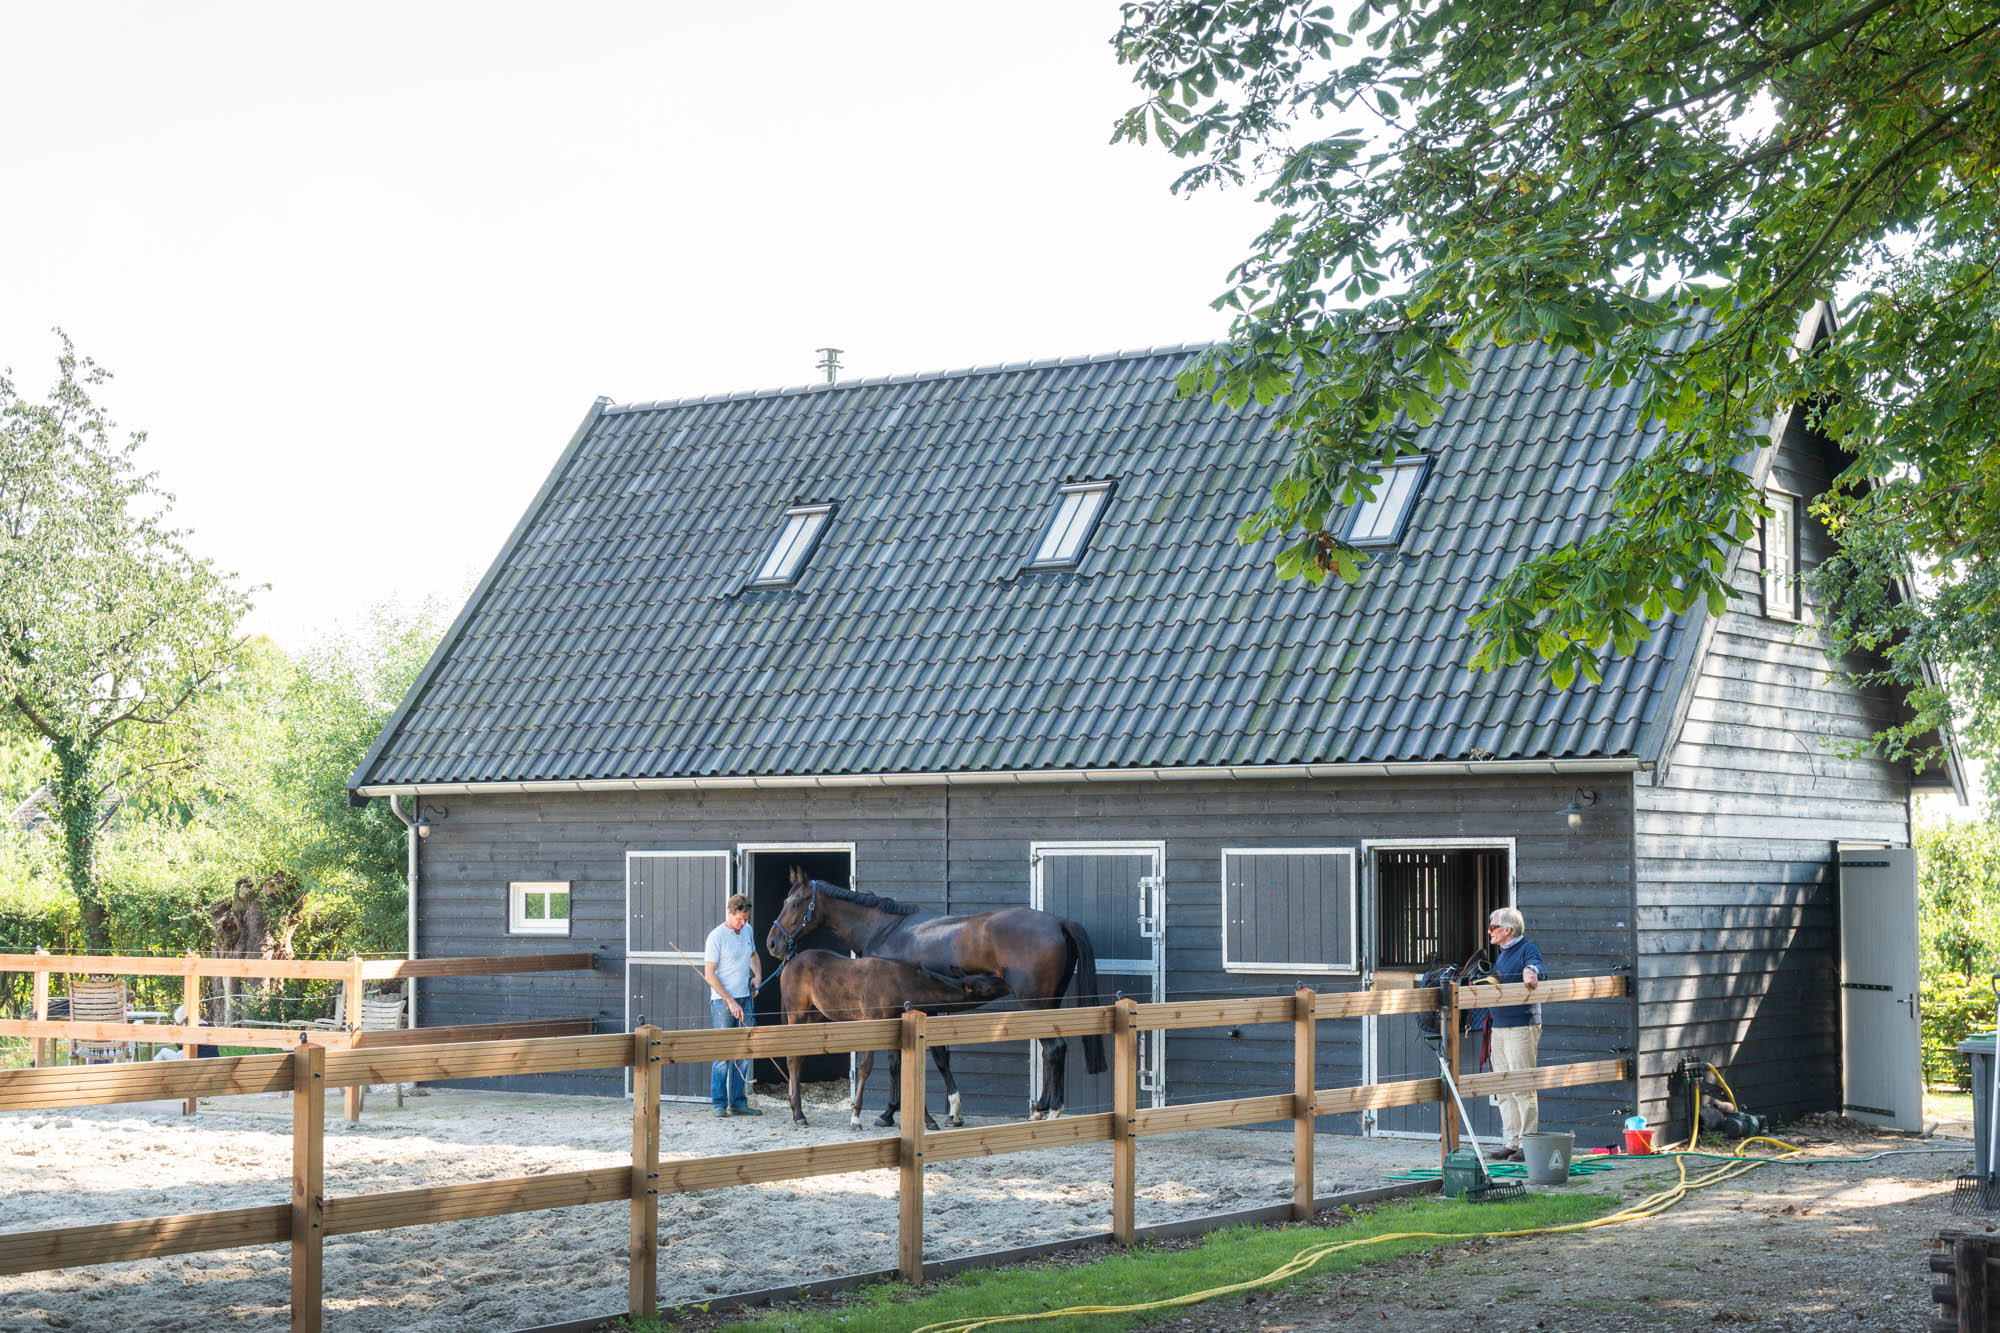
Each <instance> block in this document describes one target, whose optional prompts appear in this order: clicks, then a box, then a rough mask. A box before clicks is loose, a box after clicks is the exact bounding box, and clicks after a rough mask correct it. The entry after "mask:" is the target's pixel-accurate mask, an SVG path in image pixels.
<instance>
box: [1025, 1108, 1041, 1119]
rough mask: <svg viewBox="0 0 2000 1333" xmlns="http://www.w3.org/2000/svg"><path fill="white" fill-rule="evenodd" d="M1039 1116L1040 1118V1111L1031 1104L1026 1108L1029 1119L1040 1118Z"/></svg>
mask: <svg viewBox="0 0 2000 1333" xmlns="http://www.w3.org/2000/svg"><path fill="white" fill-rule="evenodd" d="M1041 1118H1042V1113H1041V1112H1040V1111H1037V1110H1036V1109H1035V1108H1034V1107H1032V1106H1030V1107H1029V1108H1028V1119H1030V1120H1040V1119H1041Z"/></svg>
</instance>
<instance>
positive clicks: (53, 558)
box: [0, 337, 248, 949]
mask: <svg viewBox="0 0 2000 1333" xmlns="http://www.w3.org/2000/svg"><path fill="white" fill-rule="evenodd" d="M106 378H107V376H106V374H105V372H104V371H102V370H101V369H99V368H98V367H97V366H96V365H95V364H94V363H93V362H91V361H90V360H89V359H88V358H80V357H78V356H77V354H76V352H75V349H74V348H73V347H72V346H71V345H70V342H69V340H68V338H66V337H65V338H62V351H61V355H60V356H59V358H58V360H57V379H56V384H55V387H54V389H53V390H52V391H51V392H50V394H49V397H48V399H47V400H46V401H41V402H36V401H30V400H29V399H26V398H24V397H22V396H21V395H20V394H19V393H17V392H16V391H15V388H14V384H13V382H12V380H11V379H10V378H9V377H8V375H6V374H4V373H0V708H4V711H6V712H8V713H10V714H12V716H13V724H14V727H15V728H16V729H18V728H20V727H23V726H25V727H26V729H27V730H28V731H29V732H30V733H31V734H33V735H35V736H37V737H39V738H40V739H41V740H42V741H43V742H45V743H46V744H47V745H48V747H49V751H50V754H51V756H52V757H53V759H54V774H53V804H54V806H55V812H56V816H57V818H58V820H59V821H60V824H61V827H62V832H63V843H64V850H65V860H66V862H67V878H68V880H69V884H70V888H71V891H72V892H73V893H75V894H76V896H77V900H78V903H79V905H80V906H81V908H82V912H83V922H84V927H85V933H86V936H87V939H88V942H89V944H90V947H92V948H93V949H103V948H105V947H107V946H108V943H109V938H110V937H109V935H108V933H107V931H106V927H105V914H104V908H103V904H102V901H101V899H100V896H99V894H98V886H97V883H96V880H95V878H94V875H93V861H94V856H95V851H96V847H97V841H98V835H99V832H100V830H101V827H102V824H103V821H104V811H105V808H106V803H107V801H109V800H110V799H112V797H113V795H114V793H116V792H117V791H119V790H120V789H121V787H126V786H129V784H130V783H131V781H132V780H133V779H134V778H135V777H136V776H137V775H139V774H141V773H143V772H145V771H147V770H149V769H153V768H156V767H159V766H166V765H171V764H172V763H174V762H175V747H174V738H173V730H174V728H175V726H176V724H177V722H178V720H179V719H180V718H182V717H183V716H184V713H185V710H186V708H187V706H188V705H189V704H190V703H192V702H193V701H194V700H195V699H196V697H197V696H198V695H199V694H200V693H201V691H202V690H203V689H205V688H207V687H208V686H209V685H210V684H211V683H212V682H213V681H214V680H215V679H216V678H217V676H218V675H219V673H221V672H222V671H223V670H224V669H225V668H226V667H227V666H228V664H229V663H230V662H231V661H232V660H233V659H234V656H235V652H236V647H237V645H236V639H235V627H236V623H237V620H238V619H239V618H240V616H241V615H242V613H243V611H244V610H245V609H246V608H247V606H248V597H247V595H246V594H245V593H244V592H243V591H241V590H239V589H238V588H236V587H235V586H233V585H232V584H231V583H230V582H229V580H228V579H227V578H225V577H224V576H223V575H221V574H219V573H217V572H216V571H215V569H214V568H213V567H212V566H211V565H210V564H209V563H208V561H206V560H203V559H199V558H197V557H196V556H194V555H192V554H190V553H189V552H188V550H187V549H186V547H185V546H183V545H182V538H183V536H184V535H185V534H183V533H181V532H179V531H176V530H174V529H173V528H170V527H168V526H167V523H166V515H167V512H168V509H169V507H170V505H171V504H172V499H173V497H172V496H170V495H167V494H165V493H163V492H162V491H160V490H159V489H158V487H157V486H156V485H155V484H154V479H153V478H152V477H151V476H149V475H147V474H145V473H142V472H140V471H139V470H138V469H137V467H136V466H135V465H134V461H133V456H134V454H135V452H136V451H137V450H138V448H139V446H140V444H141V443H142V442H143V440H144V437H143V436H141V435H133V436H132V437H131V438H130V439H129V440H128V441H126V442H125V443H123V444H120V443H117V442H115V441H114V440H113V439H112V429H113V428H112V423H111V421H110V420H109V419H108V418H107V417H106V415H105V412H104V409H103V408H102V407H100V406H99V405H98V404H96V403H95V402H93V401H92V397H91V394H92V390H93V389H95V388H96V387H97V386H98V385H100V384H102V383H103V382H104V380H105V379H106Z"/></svg>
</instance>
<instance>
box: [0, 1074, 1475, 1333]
mask: <svg viewBox="0 0 2000 1333" xmlns="http://www.w3.org/2000/svg"><path fill="white" fill-rule="evenodd" d="M831 1091H832V1090H831V1089H830V1088H829V1089H828V1095H829V1096H830V1095H831ZM762 1105H763V1107H764V1109H765V1114H764V1115H763V1116H762V1117H760V1118H756V1119H731V1120H726V1121H725V1120H718V1119H716V1118H715V1117H714V1116H713V1115H712V1114H710V1113H709V1111H708V1108H707V1107H706V1106H699V1107H696V1106H689V1105H685V1104H681V1103H668V1104H667V1106H666V1108H665V1112H664V1115H663V1117H662V1125H661V1135H660V1138H661V1155H662V1156H663V1157H669V1158H671V1157H697V1156H704V1155H709V1154H714V1153H721V1152H744V1151H750V1150H754V1149H758V1148H778V1147H792V1146H796V1145H799V1144H804V1143H814V1142H838V1141H846V1140H850V1139H852V1138H854V1137H856V1135H857V1131H853V1130H850V1129H849V1128H848V1127H847V1122H846V1116H845V1115H844V1113H841V1112H838V1111H836V1110H835V1109H834V1108H833V1107H832V1106H831V1105H821V1106H817V1107H810V1108H809V1110H808V1113H809V1115H811V1117H812V1120H813V1123H812V1125H811V1126H809V1127H808V1128H805V1129H797V1128H794V1127H793V1126H792V1125H791V1124H790V1122H789V1119H788V1117H787V1116H786V1115H785V1113H784V1110H783V1107H782V1106H781V1105H780V1104H779V1103H777V1102H774V1101H772V1100H770V1099H764V1100H763V1101H762ZM328 1109H329V1114H328V1118H327V1128H326V1182H327V1193H328V1195H329V1196H335V1195H343V1194H359V1193H369V1192H374V1191H381V1190H400V1189H412V1188H416V1187H418V1186H422V1185H432V1184H451V1183H458V1182H465V1181H474V1180H491V1179H500V1178H505V1177H509V1176H521V1175H537V1174H541V1173H544V1172H556V1171H575V1170H583V1169H588V1168H592V1167H606V1166H618V1165H623V1164H625V1163H627V1162H629V1161H630V1156H629V1154H630V1150H631V1132H632V1130H631V1125H632V1122H631V1113H630V1109H629V1103H626V1102H624V1101H622V1100H616V1099H610V1098H596V1097H556V1096H526V1095H519V1094H508V1093H485V1092H458V1091H447V1090H438V1091H434V1092H432V1093H430V1094H429V1095H427V1096H422V1097H413V1098H411V1099H410V1100H409V1101H408V1102H407V1103H406V1105H405V1108H404V1109H402V1110H397V1109H396V1107H395V1105H394V1099H393V1097H390V1096H387V1095H384V1094H382V1093H377V1094H375V1095H374V1096H372V1097H371V1098H370V1099H369V1103H368V1111H367V1114H366V1115H365V1116H364V1117H363V1119H362V1121H361V1123H360V1124H358V1125H349V1124H348V1123H347V1122H346V1121H345V1120H343V1119H341V1118H340V1114H339V1106H338V1094H337V1093H335V1094H332V1095H330V1096H329V1099H328ZM882 1132H883V1131H880V1130H876V1129H873V1128H870V1129H868V1130H865V1131H859V1133H866V1134H879V1133H882ZM1436 1153H1437V1148H1436V1145H1435V1143H1429V1144H1426V1143H1420V1142H1412V1141H1395V1140H1364V1139H1354V1138H1343V1137H1334V1136H1330V1135H1322V1136H1321V1138H1320V1140H1319V1144H1318V1150H1317V1154H1316V1156H1317V1164H1318V1191H1319V1193H1321V1194H1331V1193H1335V1192H1338V1191H1342V1190H1348V1189H1362V1188H1368V1187H1371V1186H1374V1185H1378V1184H1381V1183H1383V1177H1384V1175H1385V1174H1386V1173H1387V1172H1389V1171H1392V1170H1395V1169H1397V1168H1398V1167H1399V1166H1405V1165H1424V1164H1433V1165H1434V1164H1435V1162H1436ZM290 1179H291V1112H290V1103H289V1098H279V1097H240V1098H231V1099H225V1100H217V1101H214V1102H205V1103H203V1106H202V1110H201V1112H200V1114H199V1115H198V1116H196V1117H195V1118H193V1119H192V1120H188V1119H183V1118H182V1117H181V1115H180V1114H179V1111H178V1108H177V1107H175V1106H169V1105H162V1104H157V1103H148V1104H146V1105H144V1106H138V1107H134V1106H124V1107H101V1108H91V1109H86V1110H79V1111H74V1112H71V1111H57V1112H15V1113H9V1114H6V1115H0V1230H5V1231H24V1230H35V1229H40V1228H46V1227H67V1226H86V1225H89V1224H91V1223H93V1222H113V1221H123V1220H127V1219H131V1218H138V1217H148V1216H159V1215H167V1214H174V1213H192V1212H206V1211H210V1210H216V1209H225V1208H243V1207H251V1206H255V1205H258V1204H267V1203H282V1202H284V1201H286V1199H287V1198H289V1195H290V1183H289V1182H290ZM1110 1181H1111V1150H1110V1146H1109V1145H1107V1144H1091V1145H1088V1146H1083V1147H1075V1148H1062V1149H1050V1150H1045V1151H1038V1152H1033V1153H1022V1154H1016V1155H1011V1156H1007V1157H1000V1158H981V1159H975V1160H971V1161H962V1162H949V1163H944V1164H941V1165H939V1166H935V1167H932V1168H930V1169H929V1170H928V1171H927V1172H926V1186H925V1196H924V1210H925V1227H924V1236H925V1248H926V1253H927V1254H928V1255H929V1256H931V1257H933V1258H943V1257H947V1256H951V1255H958V1254H966V1253H971V1252H974V1251H979V1250H989V1249H995V1248H1000V1247H1005V1246H1012V1245H1025V1244H1032V1243H1035V1242H1038V1241H1047V1240H1056V1239H1060V1238H1063V1237H1066V1236H1075V1235H1079V1234H1085V1233H1090V1232H1102V1231H1104V1230H1107V1229H1108V1228H1109V1227H1110V1223H1111V1202H1110V1194H1111V1191H1110ZM1291 1181H1292V1165H1291V1138H1290V1135H1288V1134H1284V1133H1266V1132H1257V1131H1250V1130H1224V1131H1210V1132H1205V1133H1199V1134H1191V1135H1174V1136H1167V1137H1162V1138H1157V1139H1147V1140H1145V1141H1143V1142H1142V1143H1141V1144H1140V1145H1139V1201H1138V1210H1139V1222H1140V1224H1141V1225H1142V1226H1143V1225H1147V1224H1150V1223H1156V1222H1165V1221H1172V1220H1174V1219H1177V1218H1184V1217H1195V1216H1200V1215H1203V1214H1207V1213H1221V1212H1231V1211H1235V1210H1238V1209H1244V1208H1256V1207H1262V1206H1265V1205H1268V1204H1275V1203H1281V1202H1284V1201H1285V1200H1287V1199H1288V1198H1289V1197H1290V1193H1291ZM626 1240H627V1209H626V1208H625V1206H624V1205H623V1204H598V1205H594V1206H590V1207H582V1208H566V1209H557V1210H553V1211H548V1212H539V1213H522V1214H516V1215H514V1216H510V1217H498V1218H488V1219H480V1220H475V1221H468V1222H451V1223H444V1224H438V1225H428V1226H419V1227H410V1228H407V1229H401V1230H395V1231H382V1232H374V1233H369V1234H364V1235H358V1236H339V1237H334V1238H332V1239H330V1240H328V1241H327V1243H326V1257H325V1263H326V1280H325V1292H326V1308H327V1327H328V1328H329V1329H336V1330H342V1331H343V1333H345V1331H347V1330H356V1331H358V1330H367V1329H385V1330H386V1329H393V1330H397V1333H445V1331H447V1330H449V1331H450V1333H469V1330H486V1329H502V1330H505V1329H520V1328H531V1327H534V1326H536V1325H540V1324H548V1323H555V1322H558V1321H561V1320H568V1319H581V1318H584V1317H586V1316H590V1315H598V1314H613V1313H617V1312H619V1311H622V1310H623V1309H624V1308H625V1284H626V1270H625V1251H626ZM660 1250H661V1262H660V1298H661V1300H662V1302H664V1303H674V1302H680V1301H699V1300H702V1299H705V1298H707V1297H710V1296H714V1295H718V1294H725V1293H729V1292H736V1291H745V1290H751V1289H755V1288H759V1287H770V1286H779V1285H784V1284H788V1283H794V1282H805V1281H811V1280H814V1279H817V1278H823V1277H830V1276H834V1275H838V1274H842V1273H855V1272H866V1271H872V1270H876V1269H882V1268H889V1267H893V1266H894V1264H895V1255H896V1173H895V1172H894V1171H869V1172H859V1173H855V1174H851V1175H844V1176H821V1177H816V1178H813V1179H809V1180H801V1181H796V1182H783V1183H773V1184H768V1185H758V1186H739V1187H735V1188H731V1189H724V1190H714V1191H710V1192H707V1193H703V1194H695V1195H678V1196H667V1197H665V1198H663V1199H662V1200H661V1202H660ZM288 1284H289V1276H288V1269H287V1267H286V1247H284V1246H258V1247H248V1248H243V1249H237V1250H226V1251H218V1252H212V1253H207V1254H192V1255H179V1256H174V1257H170V1258H165V1259H156V1260H150V1261H147V1262H142V1263H126V1264H112V1265H106V1266H102V1267H95V1268H79V1269H69V1270H65V1271H62V1272H55V1273H35V1274H27V1275H23V1276H18V1277H0V1330H5V1331H6V1333H15V1330H27V1329H46V1328H66V1329H77V1330H90V1331H91V1333H96V1331H97V1330H114V1329H115V1330H120V1331H121V1333H124V1331H127V1330H129V1331H131V1333H151V1331H155V1330H166V1329H190V1328H209V1327H214V1326H216V1325H218V1324H221V1323H225V1322H227V1323H229V1324H231V1326H240V1327H242V1328H244V1329H282V1328H284V1327H286V1297H287V1294H288V1290H289V1286H288Z"/></svg>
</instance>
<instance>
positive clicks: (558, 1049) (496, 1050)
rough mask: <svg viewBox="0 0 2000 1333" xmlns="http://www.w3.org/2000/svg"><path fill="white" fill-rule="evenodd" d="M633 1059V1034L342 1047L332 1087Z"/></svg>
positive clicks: (505, 1074)
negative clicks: (378, 1048) (379, 1047)
mask: <svg viewBox="0 0 2000 1333" xmlns="http://www.w3.org/2000/svg"><path fill="white" fill-rule="evenodd" d="M631 1060H632V1038H631V1037H630V1035H628V1034H626V1033H623V1032H616V1033H611V1034H608V1035H606V1036H602V1037H534V1038H528V1039H526V1040H522V1041H480V1042H469V1043H466V1044H464V1045H458V1046H407V1047H402V1048H400V1049H398V1048H390V1049H387V1050H369V1049H367V1048H363V1049H361V1050H358V1051H338V1052H335V1053H333V1054H331V1055H329V1056H328V1057H327V1061H326V1082H327V1086H328V1087H332V1088H342V1087H346V1086H347V1085H348V1084H350V1083H428V1082H432V1081H434V1080H437V1079H447V1078H450V1079H473V1078H509V1077H513V1076H516V1075H521V1074H561V1073H568V1072H570V1071H572V1070H577V1069H623V1068H624V1067H625V1066H626V1065H628V1064H630V1063H631Z"/></svg>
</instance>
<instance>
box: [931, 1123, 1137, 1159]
mask: <svg viewBox="0 0 2000 1333" xmlns="http://www.w3.org/2000/svg"><path fill="white" fill-rule="evenodd" d="M1115 1118H1116V1117H1115V1115H1114V1113H1113V1112H1110V1111H1100V1112H1098V1113H1097V1114H1095V1115H1066V1116H1064V1117H1063V1118H1062V1119H1060V1120H1017V1121H1014V1122H1013V1123H1011V1124H1006V1125H986V1126H983V1127H981V1128H979V1129H947V1130H943V1131H941V1132H939V1133H936V1134H928V1133H927V1134H925V1135H924V1160H925V1161H926V1162H956V1161H960V1160H962V1159H964V1158H967V1157H999V1156H1002V1155H1004V1154H1006V1153H1013V1152H1026V1151H1027V1150H1028V1149H1030V1148H1067V1147H1070V1146H1072V1145H1074V1144H1078V1143H1109V1142H1111V1141H1112V1121H1113V1120H1114V1119H1115Z"/></svg>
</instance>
